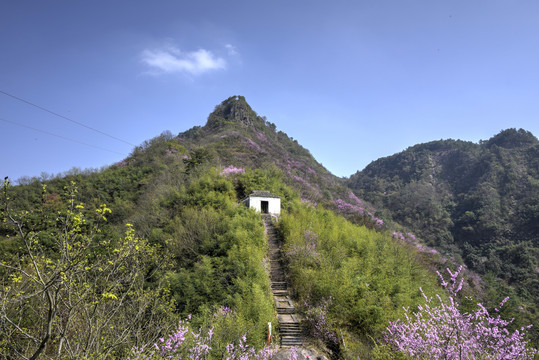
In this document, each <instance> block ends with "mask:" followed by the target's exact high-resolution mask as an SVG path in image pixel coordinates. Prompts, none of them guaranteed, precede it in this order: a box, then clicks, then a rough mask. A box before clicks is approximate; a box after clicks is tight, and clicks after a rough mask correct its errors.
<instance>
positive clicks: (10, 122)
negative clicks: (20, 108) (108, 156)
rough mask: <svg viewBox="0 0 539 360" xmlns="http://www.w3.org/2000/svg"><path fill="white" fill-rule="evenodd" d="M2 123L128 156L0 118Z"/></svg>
mask: <svg viewBox="0 0 539 360" xmlns="http://www.w3.org/2000/svg"><path fill="white" fill-rule="evenodd" d="M0 121H3V122H6V123H8V124H12V125H16V126H20V127H23V128H27V129H31V130H34V131H37V132H40V133H43V134H47V135H50V136H55V137H57V138H60V139H64V140H67V141H71V142H74V143H77V144H82V145H86V146H90V147H93V148H95V149H99V150H103V151H108V152H111V153H114V154H118V155H122V156H125V155H126V154H123V153H120V152H117V151H114V150H109V149H105V148H102V147H100V146H96V145H92V144H88V143H85V142H83V141H79V140H76V139H72V138H68V137H65V136H62V135H58V134H54V133H51V132H49V131H45V130H41V129H37V128H35V127H32V126H28V125H24V124H21V123H18V122H15V121H11V120H7V119H3V118H0Z"/></svg>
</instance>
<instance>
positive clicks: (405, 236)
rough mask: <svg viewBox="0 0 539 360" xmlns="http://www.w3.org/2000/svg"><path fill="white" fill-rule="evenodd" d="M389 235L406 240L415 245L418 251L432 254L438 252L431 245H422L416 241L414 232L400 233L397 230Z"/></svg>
mask: <svg viewBox="0 0 539 360" xmlns="http://www.w3.org/2000/svg"><path fill="white" fill-rule="evenodd" d="M391 236H392V237H393V238H395V239H397V240H401V241H404V242H407V243H409V244H411V245H413V246H415V247H416V249H417V250H418V251H419V252H422V253H428V254H432V255H438V254H440V253H439V252H438V251H437V250H436V249H433V248H431V247H428V246H426V245H423V244H420V243H419V241H417V238H416V236H415V235H414V234H412V233H406V234H404V233H401V232H397V231H393V232H392V233H391Z"/></svg>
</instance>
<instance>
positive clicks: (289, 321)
mask: <svg viewBox="0 0 539 360" xmlns="http://www.w3.org/2000/svg"><path fill="white" fill-rule="evenodd" d="M263 218H264V223H265V227H266V231H267V234H268V243H269V259H270V264H271V268H270V277H271V289H272V291H273V298H274V299H275V304H276V305H277V316H278V318H279V331H280V334H281V346H301V345H302V344H303V337H302V335H301V324H300V320H299V317H298V315H297V313H296V308H295V307H294V303H293V302H292V299H290V294H289V292H288V286H287V282H286V277H285V272H284V265H283V260H282V255H281V248H280V245H281V238H280V235H279V233H278V231H277V229H276V228H275V225H273V222H272V219H271V216H269V215H263Z"/></svg>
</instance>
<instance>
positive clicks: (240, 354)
mask: <svg viewBox="0 0 539 360" xmlns="http://www.w3.org/2000/svg"><path fill="white" fill-rule="evenodd" d="M214 317H215V318H217V319H213V320H217V322H219V320H220V319H223V318H230V319H232V320H233V319H234V312H233V311H232V310H230V308H228V307H221V308H220V309H219V310H218V311H217V312H216V313H215V314H214ZM190 320H191V316H189V317H188V318H187V319H186V320H181V321H180V322H179V324H178V328H177V329H176V330H174V331H173V332H172V333H171V334H169V335H168V336H167V337H162V338H160V339H158V341H157V342H156V343H154V344H153V345H151V346H143V347H140V348H137V347H135V348H133V350H132V354H133V359H139V360H143V359H148V360H149V359H193V360H201V359H226V360H233V359H241V360H248V359H255V360H269V359H271V358H272V357H273V355H274V354H275V352H276V350H277V348H276V347H275V346H265V347H264V348H262V349H261V350H256V349H255V348H254V347H252V346H250V345H249V344H247V337H246V335H245V334H244V335H241V336H240V337H239V339H236V341H231V342H228V343H226V344H224V345H222V344H219V336H217V337H215V336H214V335H215V332H214V327H210V328H209V329H207V330H203V329H202V328H200V329H198V330H193V329H192V327H191V324H190V323H189V321H190Z"/></svg>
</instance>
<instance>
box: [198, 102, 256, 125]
mask: <svg viewBox="0 0 539 360" xmlns="http://www.w3.org/2000/svg"><path fill="white" fill-rule="evenodd" d="M226 124H239V125H243V126H248V127H258V126H260V125H262V126H263V125H264V120H263V119H262V118H261V117H259V116H258V115H257V114H256V112H255V111H254V110H253V109H252V108H251V106H250V105H249V104H248V103H247V101H246V100H245V97H243V96H239V95H234V96H231V97H229V98H228V99H226V100H225V101H223V102H222V103H220V104H219V105H217V106H216V107H215V110H214V111H213V112H212V113H211V114H210V116H209V117H208V122H207V123H206V127H209V128H212V129H215V128H220V127H222V126H223V125H226Z"/></svg>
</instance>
